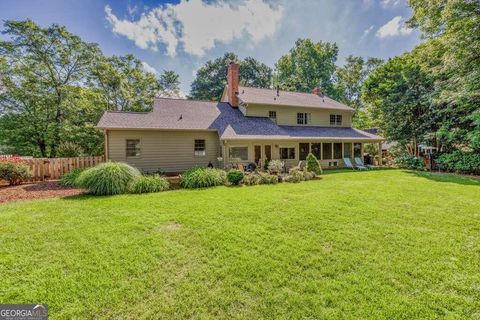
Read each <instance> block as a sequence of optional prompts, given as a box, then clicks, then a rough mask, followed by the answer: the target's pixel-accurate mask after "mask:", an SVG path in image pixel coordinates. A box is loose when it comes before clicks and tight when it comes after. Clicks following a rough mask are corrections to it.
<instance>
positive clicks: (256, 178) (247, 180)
mask: <svg viewBox="0 0 480 320" xmlns="http://www.w3.org/2000/svg"><path fill="white" fill-rule="evenodd" d="M260 183H262V180H261V177H260V175H258V174H256V173H251V174H246V175H245V176H244V177H243V184H245V185H247V186H254V185H257V184H260Z"/></svg>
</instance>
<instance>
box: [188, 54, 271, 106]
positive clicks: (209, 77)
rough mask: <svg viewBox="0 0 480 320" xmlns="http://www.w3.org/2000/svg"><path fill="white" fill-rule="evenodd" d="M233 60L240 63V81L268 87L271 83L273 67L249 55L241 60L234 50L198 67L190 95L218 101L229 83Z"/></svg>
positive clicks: (248, 84)
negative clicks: (229, 68)
mask: <svg viewBox="0 0 480 320" xmlns="http://www.w3.org/2000/svg"><path fill="white" fill-rule="evenodd" d="M231 62H237V63H239V65H240V66H239V81H240V84H242V85H245V86H254V87H259V88H268V87H269V86H270V83H271V77H272V69H271V68H270V67H268V66H267V65H265V64H263V63H261V62H259V61H257V60H255V59H254V58H251V57H247V58H245V60H243V61H242V60H239V59H238V57H237V55H235V54H234V53H232V52H227V53H225V54H224V55H223V56H222V57H219V58H217V59H215V60H210V61H207V62H206V63H205V65H203V66H202V67H201V68H200V69H198V71H197V74H196V76H195V79H194V80H193V82H192V85H191V89H190V97H191V98H192V99H199V100H214V101H218V100H219V99H220V98H221V96H222V93H223V90H224V88H225V85H226V84H227V76H226V75H227V68H228V65H229V64H230V63H231Z"/></svg>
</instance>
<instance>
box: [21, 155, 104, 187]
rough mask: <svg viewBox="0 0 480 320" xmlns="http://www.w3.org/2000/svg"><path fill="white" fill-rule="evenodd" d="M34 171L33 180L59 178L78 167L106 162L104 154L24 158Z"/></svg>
mask: <svg viewBox="0 0 480 320" xmlns="http://www.w3.org/2000/svg"><path fill="white" fill-rule="evenodd" d="M22 160H23V161H24V162H25V163H26V164H27V165H28V166H30V170H31V171H32V179H31V180H32V181H44V180H54V179H59V178H60V177H61V176H62V175H63V174H64V173H67V172H69V171H72V170H73V169H77V168H88V167H93V166H95V165H97V164H99V163H102V162H104V158H103V156H99V157H77V158H33V159H22Z"/></svg>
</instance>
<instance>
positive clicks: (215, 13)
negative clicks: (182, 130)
mask: <svg viewBox="0 0 480 320" xmlns="http://www.w3.org/2000/svg"><path fill="white" fill-rule="evenodd" d="M410 15H411V11H410V9H409V8H408V6H407V3H406V0H278V1H271V0H241V1H214V0H209V1H201V0H190V1H186V0H183V1H168V2H165V1H133V0H126V1H114V0H76V1H75V0H31V1H27V0H0V19H1V20H2V21H3V20H8V19H15V20H20V19H26V18H30V19H33V20H34V21H36V22H37V23H39V24H40V25H42V26H47V25H49V24H52V23H58V24H61V25H65V26H66V27H67V28H68V29H69V30H70V31H71V32H73V33H75V34H78V35H80V36H81V37H82V38H83V39H84V40H86V41H90V42H96V43H98V44H99V45H100V47H101V48H102V50H103V51H104V53H105V54H107V55H112V54H117V55H123V54H126V53H133V54H134V55H135V56H136V57H138V58H139V59H141V60H142V61H143V62H144V63H145V67H146V68H147V69H149V70H152V71H153V70H154V69H155V70H157V71H158V72H161V71H162V70H164V69H171V70H175V71H176V72H177V73H178V74H180V80H181V89H182V91H183V92H184V93H188V91H189V88H190V83H191V81H192V80H193V77H194V74H195V71H196V70H197V69H198V68H199V67H200V66H201V65H202V64H203V63H204V62H205V61H207V60H210V59H212V58H216V57H218V56H220V55H222V54H223V53H224V52H226V51H233V52H235V53H236V54H237V55H239V56H240V57H241V58H243V57H246V56H252V57H254V58H256V59H258V60H260V61H262V62H264V63H266V64H267V65H269V66H272V67H273V65H274V64H275V62H276V61H277V60H278V58H279V57H280V56H281V55H283V54H285V53H286V52H288V50H289V49H290V48H291V47H292V46H293V44H294V42H295V40H296V39H297V38H311V39H313V40H316V41H319V40H322V41H331V42H336V43H337V44H338V46H339V49H340V56H339V63H340V64H341V63H342V62H343V61H344V59H345V57H346V56H348V55H350V54H352V55H358V56H364V57H368V56H372V57H380V58H388V57H393V56H396V55H399V54H401V53H403V52H405V51H409V50H411V49H412V48H413V47H415V46H416V45H417V44H418V43H419V42H420V33H419V32H418V31H417V30H411V29H408V28H406V27H405V25H404V21H405V20H408V18H409V17H410ZM0 37H2V38H5V36H0Z"/></svg>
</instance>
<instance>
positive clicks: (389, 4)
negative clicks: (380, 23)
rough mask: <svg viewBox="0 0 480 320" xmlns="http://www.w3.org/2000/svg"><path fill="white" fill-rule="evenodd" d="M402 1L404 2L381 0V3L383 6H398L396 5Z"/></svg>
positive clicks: (399, 0)
mask: <svg viewBox="0 0 480 320" xmlns="http://www.w3.org/2000/svg"><path fill="white" fill-rule="evenodd" d="M400 3H402V0H381V1H380V4H381V5H382V7H384V8H388V7H396V6H398V5H399V4H400Z"/></svg>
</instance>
